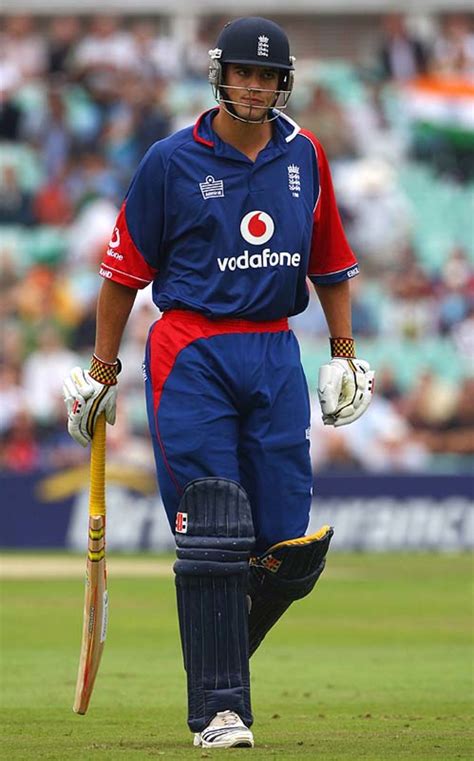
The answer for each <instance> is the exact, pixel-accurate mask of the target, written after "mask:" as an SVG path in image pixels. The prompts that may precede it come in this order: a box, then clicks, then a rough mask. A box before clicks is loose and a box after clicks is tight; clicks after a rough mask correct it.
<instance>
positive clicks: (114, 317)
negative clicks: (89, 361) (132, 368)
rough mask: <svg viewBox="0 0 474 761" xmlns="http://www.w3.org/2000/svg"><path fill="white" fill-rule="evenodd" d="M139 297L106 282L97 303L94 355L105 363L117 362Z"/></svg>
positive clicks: (121, 287) (111, 282)
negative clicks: (126, 327) (129, 319)
mask: <svg viewBox="0 0 474 761" xmlns="http://www.w3.org/2000/svg"><path fill="white" fill-rule="evenodd" d="M136 295H137V291H136V289H134V288H129V287H128V286H126V285H122V284H121V283H115V282H114V281H113V280H104V282H103V283H102V288H101V290H100V294H99V300H98V302H97V328H96V337H95V350H94V354H95V355H96V356H97V357H100V358H101V359H102V360H103V361H104V362H111V363H113V362H115V361H116V359H117V356H118V353H119V347H120V342H121V340H122V335H123V332H124V330H125V326H126V324H127V320H128V318H129V315H130V312H131V311H132V307H133V304H134V301H135V298H136Z"/></svg>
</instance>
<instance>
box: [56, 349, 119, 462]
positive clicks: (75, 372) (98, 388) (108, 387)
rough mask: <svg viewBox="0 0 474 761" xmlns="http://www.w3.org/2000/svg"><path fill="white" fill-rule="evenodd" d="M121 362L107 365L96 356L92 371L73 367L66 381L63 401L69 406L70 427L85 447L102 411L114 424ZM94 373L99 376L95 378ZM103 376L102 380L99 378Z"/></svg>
mask: <svg viewBox="0 0 474 761" xmlns="http://www.w3.org/2000/svg"><path fill="white" fill-rule="evenodd" d="M119 370H120V364H119V363H114V364H107V363H103V362H101V361H100V360H97V358H96V357H93V359H92V363H91V368H90V370H83V369H82V368H80V367H74V368H73V369H72V370H71V372H70V373H69V375H68V376H67V377H66V378H65V379H64V381H63V395H64V402H65V404H66V407H67V413H68V424H67V429H68V431H69V434H70V435H71V436H72V438H73V439H74V441H77V442H78V444H81V445H82V446H83V447H86V446H87V445H88V444H89V442H90V441H91V439H92V436H93V435H94V428H95V424H96V421H97V418H98V417H99V415H100V414H101V412H104V413H105V419H106V421H107V422H108V423H110V425H113V424H114V423H115V412H116V403H117V377H116V376H117V373H118V372H119ZM91 373H92V374H93V375H95V376H96V377H92V375H91ZM97 377H100V378H101V379H102V380H104V381H105V382H104V383H101V382H100V381H99V380H96V378H97Z"/></svg>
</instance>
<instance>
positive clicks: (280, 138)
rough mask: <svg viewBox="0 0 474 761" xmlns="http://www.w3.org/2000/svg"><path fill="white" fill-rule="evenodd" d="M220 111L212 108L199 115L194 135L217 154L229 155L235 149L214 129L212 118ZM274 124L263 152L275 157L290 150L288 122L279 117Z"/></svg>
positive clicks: (196, 139)
mask: <svg viewBox="0 0 474 761" xmlns="http://www.w3.org/2000/svg"><path fill="white" fill-rule="evenodd" d="M218 111H219V108H218V107H214V108H210V109H208V110H207V111H204V112H203V113H202V114H201V115H200V116H199V117H198V119H197V121H196V123H195V125H194V128H193V137H194V140H195V141H196V142H197V143H201V145H205V146H206V147H207V148H212V149H214V151H215V153H216V154H217V155H219V154H220V155H224V154H225V155H227V154H228V152H229V151H231V152H235V151H234V149H233V148H232V146H230V145H227V143H224V141H223V140H221V139H220V137H219V136H218V135H216V133H215V132H214V130H213V129H212V120H213V118H214V116H215V115H216V114H217V112H218ZM272 124H273V137H272V139H271V140H270V142H269V144H268V145H267V146H266V148H264V151H262V153H265V154H266V155H267V156H269V157H270V156H271V157H272V158H274V157H275V156H277V155H279V154H280V153H284V152H285V151H286V150H288V143H287V141H286V137H287V135H288V131H289V130H288V126H287V125H286V123H285V122H284V121H283V120H282V119H281V118H280V117H277V118H276V119H275V120H274V121H273V122H272Z"/></svg>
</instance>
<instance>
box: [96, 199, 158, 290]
mask: <svg viewBox="0 0 474 761" xmlns="http://www.w3.org/2000/svg"><path fill="white" fill-rule="evenodd" d="M99 274H100V275H101V276H102V277H103V278H106V279H107V280H114V281H115V282H116V283H121V284H122V285H127V286H129V288H145V286H147V285H148V284H149V283H151V282H152V281H153V280H154V279H155V277H156V274H157V270H156V269H154V267H150V265H149V264H148V263H147V262H146V261H145V259H144V258H143V256H142V255H141V253H140V251H139V250H138V248H137V247H136V245H135V243H134V242H133V240H132V236H131V235H130V232H129V229H128V225H127V218H126V215H125V203H124V204H123V205H122V208H121V209H120V212H119V215H118V217H117V222H116V224H115V228H114V231H113V233H112V237H111V239H110V241H109V245H108V248H107V251H106V252H105V256H104V259H103V261H102V263H101V266H100V270H99Z"/></svg>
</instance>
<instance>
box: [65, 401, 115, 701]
mask: <svg viewBox="0 0 474 761" xmlns="http://www.w3.org/2000/svg"><path fill="white" fill-rule="evenodd" d="M107 618H108V598H107V570H106V564H105V416H104V414H101V415H99V418H98V419H97V423H96V426H95V431H94V436H93V438H92V444H91V462H90V492H89V540H88V551H87V565H86V591H85V600H84V622H83V628H82V644H81V657H80V661H79V671H78V674H77V683H76V696H75V699H74V706H73V710H74V711H75V713H79V714H85V712H86V711H87V707H88V705H89V701H90V698H91V694H92V690H93V688H94V682H95V678H96V676H97V671H98V668H99V664H100V659H101V656H102V651H103V649H104V643H105V637H106V634H107Z"/></svg>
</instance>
